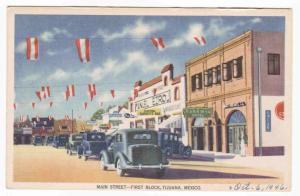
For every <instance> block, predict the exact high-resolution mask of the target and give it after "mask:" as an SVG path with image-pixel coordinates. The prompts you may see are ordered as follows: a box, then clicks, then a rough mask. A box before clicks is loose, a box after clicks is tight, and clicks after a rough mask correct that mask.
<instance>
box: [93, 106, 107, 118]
mask: <svg viewBox="0 0 300 196" xmlns="http://www.w3.org/2000/svg"><path fill="white" fill-rule="evenodd" d="M104 113H105V110H104V109H102V108H101V109H99V110H97V111H96V112H95V113H94V114H93V116H92V118H91V120H102V114H104Z"/></svg>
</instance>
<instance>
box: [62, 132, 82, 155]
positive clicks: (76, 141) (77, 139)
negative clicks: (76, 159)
mask: <svg viewBox="0 0 300 196" xmlns="http://www.w3.org/2000/svg"><path fill="white" fill-rule="evenodd" d="M81 142H82V133H76V134H71V135H70V137H69V141H68V143H67V145H66V148H67V154H69V155H72V154H74V153H75V154H76V153H77V152H78V147H79V146H80V145H81Z"/></svg>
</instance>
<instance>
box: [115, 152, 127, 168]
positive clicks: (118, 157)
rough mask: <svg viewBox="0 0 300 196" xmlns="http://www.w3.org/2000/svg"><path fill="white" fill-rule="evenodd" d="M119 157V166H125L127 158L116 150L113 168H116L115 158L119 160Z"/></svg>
mask: <svg viewBox="0 0 300 196" xmlns="http://www.w3.org/2000/svg"><path fill="white" fill-rule="evenodd" d="M119 159H120V160H121V167H125V166H126V160H127V158H126V156H125V155H124V154H123V153H121V152H117V154H116V158H115V160H114V164H115V168H117V160H119Z"/></svg>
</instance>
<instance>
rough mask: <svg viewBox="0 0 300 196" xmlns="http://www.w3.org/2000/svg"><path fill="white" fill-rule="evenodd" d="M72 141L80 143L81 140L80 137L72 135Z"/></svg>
mask: <svg viewBox="0 0 300 196" xmlns="http://www.w3.org/2000/svg"><path fill="white" fill-rule="evenodd" d="M72 140H73V141H81V140H82V135H73V136H72Z"/></svg>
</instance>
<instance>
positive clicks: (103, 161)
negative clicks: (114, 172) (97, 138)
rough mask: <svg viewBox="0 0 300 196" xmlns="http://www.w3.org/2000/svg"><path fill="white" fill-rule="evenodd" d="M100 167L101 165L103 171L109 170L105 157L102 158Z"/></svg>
mask: <svg viewBox="0 0 300 196" xmlns="http://www.w3.org/2000/svg"><path fill="white" fill-rule="evenodd" d="M100 165H101V169H102V170H104V171H106V170H107V166H106V165H105V158H104V156H101V158H100Z"/></svg>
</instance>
